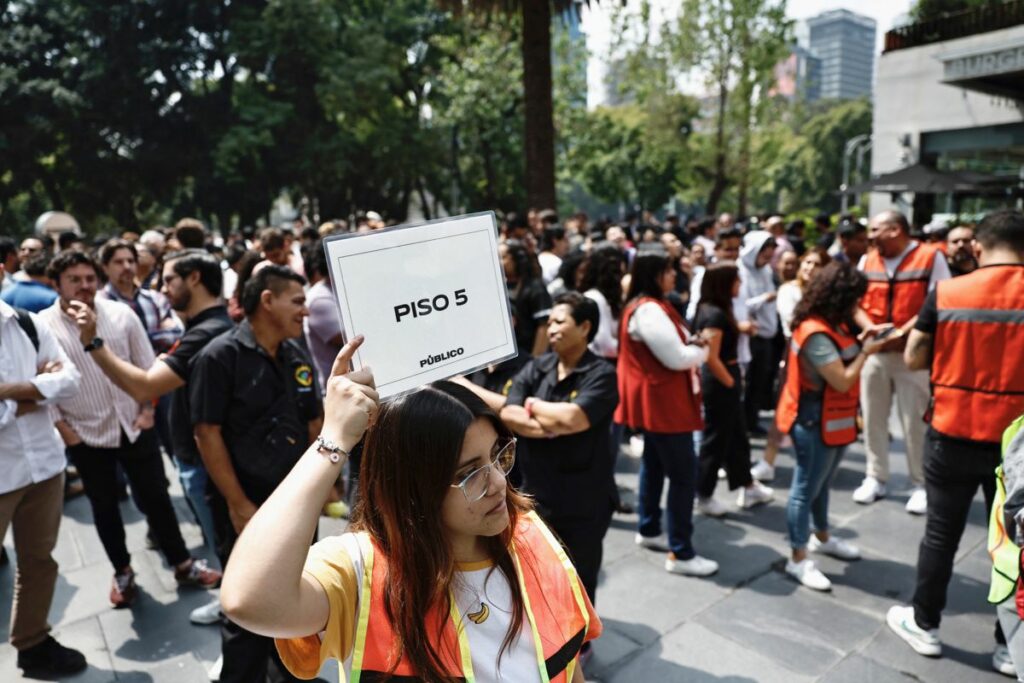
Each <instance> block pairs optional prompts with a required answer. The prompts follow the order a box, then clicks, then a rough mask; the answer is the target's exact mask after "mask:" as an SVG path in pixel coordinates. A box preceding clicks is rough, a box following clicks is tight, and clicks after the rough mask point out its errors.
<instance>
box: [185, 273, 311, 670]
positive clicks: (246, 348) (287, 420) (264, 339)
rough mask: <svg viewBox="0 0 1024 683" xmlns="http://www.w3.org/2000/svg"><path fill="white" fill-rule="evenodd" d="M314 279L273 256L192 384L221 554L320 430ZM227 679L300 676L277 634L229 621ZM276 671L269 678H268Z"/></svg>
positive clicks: (200, 361) (200, 362) (199, 362)
mask: <svg viewBox="0 0 1024 683" xmlns="http://www.w3.org/2000/svg"><path fill="white" fill-rule="evenodd" d="M304 284H305V279H304V278H303V277H302V276H301V275H298V274H296V273H295V272H294V271H292V270H290V269H289V268H286V267H284V266H276V265H268V266H266V267H264V268H263V269H262V270H260V271H259V272H258V273H257V274H256V275H254V276H253V277H252V278H251V279H250V280H249V282H247V283H246V285H245V289H244V290H243V291H242V297H241V303H242V308H243V309H244V310H245V320H243V321H242V322H241V324H239V326H238V327H237V328H235V329H233V330H231V331H230V332H227V333H225V334H222V335H221V336H220V337H218V338H217V339H215V340H213V342H211V343H210V344H209V345H208V346H207V347H206V348H205V349H203V351H202V352H201V353H200V354H199V355H198V356H197V357H196V359H195V364H194V366H193V368H192V376H191V381H190V383H189V387H190V392H189V401H190V404H191V410H192V423H193V425H194V430H195V437H196V442H197V444H198V446H199V452H200V454H201V455H202V459H203V463H204V464H205V465H206V469H207V471H208V472H209V475H210V479H211V480H212V482H213V484H214V485H215V489H214V488H213V487H211V491H210V506H211V508H212V510H213V518H214V526H215V529H216V534H217V543H218V550H219V554H220V558H221V562H222V563H224V564H225V565H226V564H227V562H228V558H229V556H230V554H231V549H232V547H233V546H234V543H235V541H236V540H237V538H238V534H239V533H241V531H242V529H243V528H244V527H245V525H246V523H247V522H248V521H249V519H250V518H251V517H252V515H253V514H254V513H255V512H256V509H257V508H258V507H259V506H260V505H261V504H262V503H263V502H264V501H265V500H266V499H267V498H269V497H270V494H271V493H273V491H274V489H275V488H276V487H277V485H278V484H279V483H280V482H281V481H282V480H283V479H284V478H285V476H286V475H287V474H288V472H289V471H290V470H291V468H292V466H293V465H294V464H295V463H296V462H297V461H298V459H299V457H300V456H301V455H302V453H303V452H304V451H305V450H306V448H307V447H308V446H309V444H310V442H311V441H312V439H313V438H314V437H315V435H316V434H318V433H319V431H320V424H321V422H322V410H321V403H320V391H319V387H318V385H317V383H316V378H315V376H314V374H313V369H312V362H311V360H310V359H309V357H308V356H307V355H306V353H305V351H303V350H302V348H301V347H300V345H299V344H298V343H296V342H295V341H294V340H295V339H296V338H298V337H300V336H301V335H302V321H303V318H305V317H306V315H307V314H308V313H309V311H308V309H307V308H306V295H305V293H304V292H303V289H302V286H303V285H304ZM221 636H222V654H223V657H224V668H223V670H222V672H221V676H220V680H221V681H222V682H223V683H236V682H237V683H250V682H251V681H264V680H271V681H279V680H284V681H292V680H297V679H295V678H293V677H292V676H291V675H290V674H289V673H288V672H287V670H286V669H285V668H284V666H283V665H282V664H281V661H280V658H279V657H278V655H277V651H276V649H275V647H274V641H273V640H272V639H270V638H265V637H263V636H259V635H256V634H255V633H250V632H249V631H246V630H244V629H242V628H240V627H239V626H238V625H237V624H233V623H230V622H227V623H225V624H224V626H223V627H222V630H221ZM268 676H269V677H268Z"/></svg>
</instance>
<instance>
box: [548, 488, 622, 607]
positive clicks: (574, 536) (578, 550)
mask: <svg viewBox="0 0 1024 683" xmlns="http://www.w3.org/2000/svg"><path fill="white" fill-rule="evenodd" d="M611 521H612V508H611V505H609V506H608V510H607V512H603V513H601V514H599V515H596V516H595V517H594V518H593V519H554V520H548V524H549V525H550V526H551V529H552V530H553V531H554V532H555V534H556V535H557V536H558V537H559V538H560V539H562V543H563V544H565V549H566V550H567V551H568V553H569V559H570V560H572V563H573V565H575V567H576V573H577V574H579V577H580V583H582V584H583V587H584V588H585V589H586V591H587V596H588V597H589V598H590V602H591V603H592V604H595V605H596V604H597V575H598V573H599V572H600V571H601V558H602V557H603V556H604V535H605V534H606V533H607V532H608V526H609V525H610V524H611Z"/></svg>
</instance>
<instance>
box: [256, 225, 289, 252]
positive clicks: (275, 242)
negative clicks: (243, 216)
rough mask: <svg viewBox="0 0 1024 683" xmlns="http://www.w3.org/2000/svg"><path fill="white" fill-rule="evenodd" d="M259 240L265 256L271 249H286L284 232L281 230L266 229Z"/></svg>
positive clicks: (262, 231)
mask: <svg viewBox="0 0 1024 683" xmlns="http://www.w3.org/2000/svg"><path fill="white" fill-rule="evenodd" d="M259 240H260V250H261V251H262V252H263V253H264V254H265V253H267V252H268V251H270V250H271V249H284V232H283V231H282V230H280V229H279V228H264V229H263V230H261V231H260V237H259Z"/></svg>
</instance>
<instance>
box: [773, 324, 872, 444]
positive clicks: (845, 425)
mask: <svg viewBox="0 0 1024 683" xmlns="http://www.w3.org/2000/svg"><path fill="white" fill-rule="evenodd" d="M812 334H824V335H827V336H828V338H829V339H831V340H832V343H833V344H835V345H836V348H838V349H839V356H840V358H842V359H843V363H844V364H847V365H848V364H850V363H851V362H853V359H854V358H856V357H857V354H858V353H860V347H859V346H858V345H857V339H856V338H855V337H854V336H853V335H851V334H850V333H849V331H848V330H846V329H845V328H843V329H839V330H837V329H835V328H833V327H832V326H830V325H829V324H828V323H826V322H825V321H824V320H822V319H820V318H808V319H807V320H804V321H803V322H802V323H800V325H798V326H797V328H796V329H795V330H794V331H793V341H792V342H791V343H790V347H789V360H788V361H787V362H786V382H785V384H783V386H782V392H781V394H780V395H779V406H778V408H776V410H775V425H776V426H777V427H778V428H779V431H781V432H782V433H783V434H789V432H790V430H792V429H793V424H794V423H796V416H797V413H798V412H799V410H800V393H801V392H802V391H803V390H805V389H809V388H810V384H809V383H808V382H807V380H805V379H804V377H803V374H802V373H801V372H800V349H801V348H803V345H804V344H805V343H806V342H807V340H808V339H809V338H810V336H811V335H812ZM859 396H860V383H859V382H854V383H853V386H852V387H850V389H849V390H848V391H845V392H839V391H836V390H835V389H833V388H832V387H831V386H829V384H828V382H826V383H825V389H824V392H823V396H822V403H821V440H822V442H823V443H824V444H825V445H826V446H846V445H847V444H851V443H853V442H854V441H856V440H857V399H858V398H859Z"/></svg>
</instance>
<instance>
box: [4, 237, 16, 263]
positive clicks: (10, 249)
mask: <svg viewBox="0 0 1024 683" xmlns="http://www.w3.org/2000/svg"><path fill="white" fill-rule="evenodd" d="M17 253H18V245H17V244H15V242H14V240H12V239H11V238H10V237H0V262H3V261H6V260H7V257H8V256H10V255H11V254H17Z"/></svg>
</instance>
